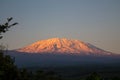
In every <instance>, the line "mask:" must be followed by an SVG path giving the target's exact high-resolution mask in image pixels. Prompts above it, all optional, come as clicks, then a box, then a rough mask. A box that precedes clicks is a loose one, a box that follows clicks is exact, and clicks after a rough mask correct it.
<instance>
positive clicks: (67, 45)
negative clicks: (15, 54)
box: [16, 38, 112, 55]
mask: <svg viewBox="0 0 120 80" xmlns="http://www.w3.org/2000/svg"><path fill="white" fill-rule="evenodd" d="M16 51H19V52H28V53H41V54H42V53H55V54H56V53H60V54H84V55H91V54H92V55H111V54H112V53H110V52H107V51H104V50H102V49H100V48H97V47H95V46H93V45H91V44H89V43H84V42H82V41H79V40H71V39H66V38H62V39H60V38H52V39H47V40H41V41H38V42H35V43H33V44H31V45H29V46H26V47H24V48H20V49H17V50H16Z"/></svg>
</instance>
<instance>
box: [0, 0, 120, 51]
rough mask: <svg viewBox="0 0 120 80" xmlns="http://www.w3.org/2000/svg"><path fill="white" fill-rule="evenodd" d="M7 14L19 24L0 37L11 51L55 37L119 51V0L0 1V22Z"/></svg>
mask: <svg viewBox="0 0 120 80" xmlns="http://www.w3.org/2000/svg"><path fill="white" fill-rule="evenodd" d="M8 17H13V20H12V22H11V23H13V22H18V23H19V24H18V25H16V26H14V27H12V28H10V30H9V31H8V32H6V33H5V34H3V36H4V37H3V39H1V40H0V43H1V44H4V45H6V46H8V49H10V50H12V49H17V48H21V47H24V46H27V45H29V44H31V43H33V42H36V41H39V40H43V39H49V38H55V37H58V38H68V39H78V40H81V41H83V42H88V43H91V44H93V45H95V46H97V47H99V48H102V49H104V50H107V51H110V52H114V53H120V46H119V45H120V0H0V24H2V23H4V22H6V19H7V18H8Z"/></svg>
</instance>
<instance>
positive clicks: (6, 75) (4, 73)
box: [0, 50, 120, 80]
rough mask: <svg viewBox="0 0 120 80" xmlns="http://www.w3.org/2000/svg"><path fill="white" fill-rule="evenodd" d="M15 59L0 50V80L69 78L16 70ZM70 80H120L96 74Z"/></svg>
mask: <svg viewBox="0 0 120 80" xmlns="http://www.w3.org/2000/svg"><path fill="white" fill-rule="evenodd" d="M14 62H15V58H11V57H10V56H9V55H4V52H3V51H2V50H0V80H69V79H70V78H64V77H63V76H60V75H59V74H57V73H55V72H54V71H44V70H37V71H30V70H27V69H26V68H20V69H19V68H18V67H17V66H16V65H15V64H14ZM70 80H120V78H119V77H113V78H104V77H102V76H100V75H99V74H98V73H95V72H94V73H91V74H90V75H87V76H85V77H82V78H81V77H80V78H78V79H74V78H72V79H70Z"/></svg>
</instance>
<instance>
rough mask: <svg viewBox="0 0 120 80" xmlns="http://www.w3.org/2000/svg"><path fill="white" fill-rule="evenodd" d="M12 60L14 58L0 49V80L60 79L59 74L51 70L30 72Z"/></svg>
mask: <svg viewBox="0 0 120 80" xmlns="http://www.w3.org/2000/svg"><path fill="white" fill-rule="evenodd" d="M14 62H15V59H14V58H13V59H12V58H11V57H10V56H9V55H4V53H3V51H0V80H61V78H60V76H58V75H57V74H55V73H54V72H52V71H43V70H37V71H36V72H32V71H28V70H27V69H25V68H21V69H18V68H17V66H16V65H15V64H14Z"/></svg>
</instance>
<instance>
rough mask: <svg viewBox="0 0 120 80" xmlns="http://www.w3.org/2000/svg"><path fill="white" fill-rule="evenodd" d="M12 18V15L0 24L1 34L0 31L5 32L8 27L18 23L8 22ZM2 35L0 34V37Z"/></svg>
mask: <svg viewBox="0 0 120 80" xmlns="http://www.w3.org/2000/svg"><path fill="white" fill-rule="evenodd" d="M12 19H13V18H12V17H10V18H7V22H5V23H4V24H0V35H2V33H5V32H6V31H8V29H9V28H10V27H12V26H15V25H17V24H18V23H17V22H15V23H12V24H10V22H11V21H12ZM2 37H3V36H0V39H1V38H2Z"/></svg>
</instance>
